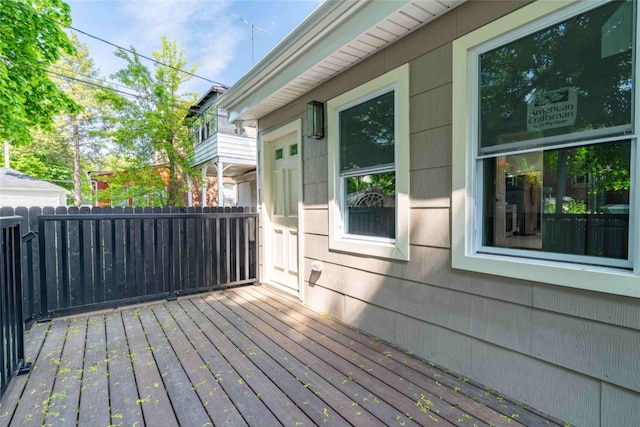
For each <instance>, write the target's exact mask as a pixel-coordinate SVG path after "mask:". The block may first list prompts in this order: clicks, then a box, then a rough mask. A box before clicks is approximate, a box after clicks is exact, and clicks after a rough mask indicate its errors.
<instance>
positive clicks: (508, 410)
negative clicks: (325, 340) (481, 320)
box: [239, 287, 562, 426]
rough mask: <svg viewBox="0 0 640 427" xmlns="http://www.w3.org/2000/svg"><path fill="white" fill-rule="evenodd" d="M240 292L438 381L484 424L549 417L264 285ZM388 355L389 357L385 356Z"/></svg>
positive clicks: (541, 421) (392, 365)
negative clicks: (322, 314) (330, 330)
mask: <svg viewBox="0 0 640 427" xmlns="http://www.w3.org/2000/svg"><path fill="white" fill-rule="evenodd" d="M241 291H242V292H243V293H244V292H246V293H249V294H251V295H255V296H256V297H257V298H258V299H259V300H260V301H261V302H262V303H266V304H270V305H273V306H275V307H280V308H281V309H282V311H283V312H285V313H287V314H288V315H291V316H293V317H294V318H297V319H300V318H299V317H298V316H299V315H303V316H305V317H306V319H309V320H300V321H303V322H304V323H309V322H312V323H313V322H316V323H321V324H322V325H324V326H326V327H328V328H330V329H332V330H334V331H335V332H336V333H337V335H336V334H332V336H334V337H335V336H337V337H341V338H339V339H341V340H343V343H345V342H346V341H347V340H348V341H349V344H350V345H352V346H354V347H355V348H356V351H358V352H359V353H361V354H368V355H369V356H371V358H372V359H375V360H377V361H378V362H379V363H381V364H384V365H385V366H387V367H389V369H392V370H394V372H397V373H398V374H399V375H402V376H405V377H408V376H409V375H410V373H411V372H414V373H417V374H418V376H414V377H413V378H416V381H419V382H420V384H421V386H424V387H428V385H427V384H425V383H424V381H423V379H424V378H427V379H429V380H431V381H433V383H434V384H435V382H436V381H437V382H438V383H440V386H438V390H440V391H441V392H442V393H443V394H442V399H445V400H448V401H449V402H452V404H453V405H458V406H459V407H460V409H462V410H465V411H468V412H469V413H474V414H475V415H476V416H477V417H478V418H480V419H482V420H484V421H485V422H487V423H490V424H494V425H500V424H501V423H504V422H507V423H509V425H510V426H518V425H527V426H529V425H548V424H547V421H548V420H549V418H548V417H545V416H544V415H543V414H541V413H539V412H538V411H536V410H535V409H531V408H528V409H527V410H525V411H523V408H522V405H521V404H517V403H514V402H511V401H510V400H509V399H508V398H505V397H504V396H502V395H500V394H498V393H494V392H492V391H491V390H489V389H488V388H486V387H481V386H480V387H479V386H477V385H476V384H475V383H473V381H470V380H468V379H467V378H464V377H461V376H460V377H458V376H456V375H454V374H453V373H451V372H450V371H448V370H446V369H441V368H438V367H437V366H436V365H434V364H429V363H426V362H423V361H421V360H420V359H418V358H416V357H413V356H412V355H411V354H407V353H406V352H404V351H401V350H400V349H398V348H396V347H393V346H390V345H387V344H385V343H383V342H381V341H379V340H376V339H372V337H370V336H368V335H365V334H362V333H360V332H358V331H356V330H355V329H353V328H351V327H349V326H346V325H344V324H342V323H340V322H336V321H334V320H332V319H330V318H327V317H326V316H318V313H316V312H314V311H313V310H311V309H309V308H307V307H305V306H303V305H301V304H296V303H295V301H292V300H290V299H286V298H281V297H280V296H279V295H278V294H276V293H274V292H273V291H271V290H269V289H268V288H266V287H251V288H249V287H247V288H242V290H241ZM239 292H240V290H239ZM325 332H326V331H325ZM329 333H330V332H329ZM371 351H373V353H371ZM376 353H377V354H378V355H379V357H378V358H375V356H372V355H375V354H376ZM389 355H390V356H391V357H386V356H389ZM383 356H384V357H383ZM441 386H443V387H441ZM451 391H453V393H454V395H452V394H451ZM434 392H435V391H434ZM456 396H457V397H456ZM513 414H516V415H517V418H511V416H512V415H513ZM556 423H558V424H560V425H562V423H561V422H560V421H558V420H556Z"/></svg>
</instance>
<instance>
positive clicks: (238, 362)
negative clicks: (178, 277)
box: [183, 300, 310, 425]
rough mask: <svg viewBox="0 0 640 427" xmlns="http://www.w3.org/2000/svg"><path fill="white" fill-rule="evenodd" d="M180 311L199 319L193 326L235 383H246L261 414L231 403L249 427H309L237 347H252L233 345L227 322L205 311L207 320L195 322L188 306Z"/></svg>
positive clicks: (231, 333)
mask: <svg viewBox="0 0 640 427" xmlns="http://www.w3.org/2000/svg"><path fill="white" fill-rule="evenodd" d="M196 301H197V300H196ZM183 307H185V309H186V310H187V312H188V313H189V314H190V315H192V316H193V317H194V319H198V320H196V323H198V324H199V326H200V328H201V329H202V330H203V331H204V333H205V335H207V336H208V337H209V339H210V340H212V341H213V344H214V345H215V346H216V348H217V350H218V351H219V352H220V353H221V354H223V355H224V357H226V358H227V360H228V361H229V366H230V367H231V368H232V369H234V370H235V372H234V373H233V375H234V376H235V375H237V376H238V377H239V378H238V380H237V382H238V383H240V384H245V383H246V384H247V386H248V387H250V389H251V390H253V393H254V394H255V396H256V397H257V398H258V400H259V401H260V402H261V405H262V406H263V407H264V410H263V411H260V410H259V409H258V408H257V407H256V406H255V404H253V405H251V404H247V405H245V406H244V407H240V405H238V403H239V401H237V400H236V399H233V400H234V403H236V405H238V406H239V407H240V411H241V412H242V413H243V415H244V417H245V419H246V420H247V422H248V423H249V424H257V425H280V424H284V425H296V424H295V423H297V422H302V423H304V422H307V423H310V420H309V419H308V418H307V417H306V416H305V414H304V413H303V412H302V411H301V410H300V408H298V407H296V406H295V405H294V404H293V403H292V402H291V401H290V400H289V398H288V397H287V395H285V394H284V393H283V392H282V391H281V390H279V389H278V388H277V387H275V385H274V384H273V383H271V381H270V380H269V377H270V375H266V374H265V373H263V372H262V371H261V370H260V369H259V368H258V367H257V366H256V365H254V364H253V363H252V362H251V361H250V360H249V359H247V357H246V356H245V355H244V354H243V353H242V352H241V351H240V350H239V349H238V347H237V346H238V345H245V344H248V345H249V346H251V344H250V343H248V342H245V343H239V342H237V341H235V340H234V338H235V336H234V333H233V331H231V329H230V328H229V324H228V323H227V322H226V321H224V320H222V319H214V318H210V317H209V316H210V315H211V314H213V313H211V312H208V311H204V312H203V314H204V315H205V316H206V317H207V318H204V317H202V316H200V317H199V318H198V317H196V316H197V314H196V312H195V311H194V309H193V308H191V307H188V306H187V304H184V305H183ZM198 308H201V307H198ZM209 319H211V320H209ZM201 322H202V323H201ZM214 327H215V328H217V330H218V331H219V333H218V332H217V331H216V332H213V328H214ZM212 332H213V333H212ZM234 341H235V342H234ZM222 384H223V386H226V385H228V383H225V382H222ZM229 394H230V395H231V391H229ZM245 400H246V399H245ZM247 403H249V402H247Z"/></svg>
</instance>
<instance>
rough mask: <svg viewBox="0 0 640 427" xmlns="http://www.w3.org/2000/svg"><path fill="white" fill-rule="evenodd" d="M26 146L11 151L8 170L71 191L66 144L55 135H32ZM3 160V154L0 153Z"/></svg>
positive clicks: (70, 173)
mask: <svg viewBox="0 0 640 427" xmlns="http://www.w3.org/2000/svg"><path fill="white" fill-rule="evenodd" d="M32 137H33V141H32V143H31V144H29V145H20V146H17V147H14V148H13V149H12V150H11V156H10V159H9V160H10V166H11V168H12V169H15V170H17V171H20V172H22V173H25V174H27V175H30V176H33V177H35V178H39V179H42V180H44V181H49V182H52V183H53V184H56V185H59V186H61V187H64V188H66V189H68V190H71V189H72V187H73V186H72V184H71V180H72V178H73V153H72V152H71V148H70V147H69V145H68V144H67V143H66V141H64V140H63V139H61V138H60V137H59V135H58V134H57V133H55V132H43V131H35V132H33V136H32ZM0 159H2V160H3V161H4V152H3V153H0Z"/></svg>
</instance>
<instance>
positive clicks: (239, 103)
mask: <svg viewBox="0 0 640 427" xmlns="http://www.w3.org/2000/svg"><path fill="white" fill-rule="evenodd" d="M407 2H408V0H399V1H393V2H364V1H358V2H355V1H348V2H341V1H325V2H324V3H322V4H321V5H320V6H318V8H317V9H316V10H315V11H314V12H313V13H312V14H311V15H309V17H308V18H307V19H305V20H304V21H303V22H302V23H301V24H300V25H298V26H297V27H296V28H295V29H294V30H293V31H292V32H291V33H290V34H289V35H288V36H287V37H285V39H284V40H283V41H282V42H280V43H279V44H278V45H277V46H276V47H275V48H274V49H273V50H272V51H271V52H269V53H268V54H267V55H266V56H265V57H264V58H263V59H262V60H261V61H260V62H259V63H258V64H256V65H255V66H254V67H253V68H252V69H251V70H249V71H248V72H247V74H245V75H244V76H243V77H242V78H241V79H240V80H238V82H237V83H236V84H234V85H233V86H231V88H229V90H228V91H227V92H226V93H225V94H224V95H222V96H221V97H220V98H219V100H218V105H220V106H221V107H223V108H225V109H226V110H227V112H228V113H229V121H234V120H239V119H240V120H247V119H257V117H252V116H250V115H246V113H247V112H249V111H250V110H251V108H253V107H254V106H255V105H256V104H257V103H258V102H260V101H262V100H263V99H265V98H266V96H268V95H270V94H271V93H273V92H275V90H278V89H280V88H281V87H283V86H284V84H285V83H286V82H289V81H291V80H292V77H298V76H299V75H300V74H302V73H303V72H304V71H305V70H306V69H307V68H308V67H309V64H313V65H315V64H316V63H317V62H319V61H320V60H322V59H324V58H325V57H326V56H328V55H329V54H330V53H333V52H334V51H335V49H337V48H339V47H340V46H343V45H344V44H345V43H347V42H348V41H350V40H352V39H353V38H354V37H357V36H358V35H359V34H361V33H362V32H363V31H365V30H366V29H367V28H368V27H369V26H370V25H371V23H372V22H373V23H375V22H378V21H379V20H380V19H383V18H384V17H386V16H387V15H388V14H390V13H391V12H393V11H395V10H396V9H397V8H398V7H399V6H400V5H402V4H404V3H407ZM363 17H364V18H365V19H363ZM249 99H253V100H255V101H253V102H248V100H249ZM243 101H244V102H243Z"/></svg>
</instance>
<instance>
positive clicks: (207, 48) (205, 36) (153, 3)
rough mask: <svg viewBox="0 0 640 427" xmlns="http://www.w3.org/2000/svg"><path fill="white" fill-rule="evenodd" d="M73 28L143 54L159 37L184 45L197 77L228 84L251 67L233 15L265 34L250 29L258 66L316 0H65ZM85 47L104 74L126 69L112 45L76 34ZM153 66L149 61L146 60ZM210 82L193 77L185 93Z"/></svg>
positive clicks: (243, 31) (246, 31)
mask: <svg viewBox="0 0 640 427" xmlns="http://www.w3.org/2000/svg"><path fill="white" fill-rule="evenodd" d="M67 3H68V4H69V6H70V7H71V16H72V19H73V23H72V26H73V27H75V28H77V29H79V30H82V31H84V32H87V33H90V34H92V35H95V36H97V37H100V38H102V39H105V40H108V41H110V42H112V43H114V44H117V45H120V46H123V47H127V48H129V47H130V46H134V47H135V48H136V51H138V52H139V53H141V54H144V55H146V56H152V55H151V54H152V52H154V51H157V50H159V49H160V46H161V42H160V37H161V36H163V35H166V36H167V37H168V38H169V40H177V41H181V42H183V43H184V49H185V52H186V57H187V59H188V60H189V63H190V64H195V63H199V64H200V65H199V67H198V69H197V70H196V72H195V74H197V75H201V76H203V77H206V78H208V79H211V80H215V81H217V82H220V83H223V84H226V85H232V84H233V83H235V82H236V81H237V80H238V79H239V78H240V77H242V76H243V75H244V74H245V73H246V72H247V71H248V70H249V69H250V68H251V27H250V26H248V25H246V24H244V23H243V22H242V21H241V20H239V19H238V18H236V17H235V16H234V15H236V16H239V17H242V18H244V19H245V20H247V21H250V22H253V23H254V24H256V25H257V26H259V27H261V28H263V29H265V30H267V31H268V32H269V34H265V33H262V32H260V31H258V30H255V31H254V43H255V44H254V50H255V53H254V56H255V62H256V63H257V62H258V61H259V60H260V59H262V58H263V57H264V55H266V54H267V53H268V52H269V51H270V50H271V49H272V48H274V47H275V46H276V45H277V44H278V43H279V42H280V41H281V40H282V39H283V38H284V37H285V36H286V35H287V34H289V33H290V32H291V31H292V30H293V29H294V28H295V27H296V26H297V25H298V24H300V23H301V22H302V21H303V20H304V19H305V18H306V17H307V16H308V15H309V14H310V13H311V12H312V11H313V10H314V9H315V8H316V7H317V6H318V5H319V4H320V0H297V1H296V0H271V1H267V0H263V1H249V0H245V1H242V0H236V1H218V0H126V1H121V0H67ZM78 38H79V39H80V41H81V42H83V43H85V44H86V45H87V46H88V47H89V52H90V54H91V57H92V58H93V59H94V61H95V63H96V66H97V67H98V68H99V69H100V73H101V75H103V76H106V77H108V76H109V75H110V74H112V73H114V72H115V71H117V70H119V69H120V68H122V67H123V66H124V62H123V61H121V60H120V59H118V58H116V57H115V56H114V55H113V52H114V51H115V50H116V48H114V47H113V46H110V45H108V44H105V43H102V42H100V41H98V40H94V39H92V38H90V37H87V36H85V35H82V34H78ZM145 63H146V65H147V66H149V67H150V68H152V63H150V62H148V61H145ZM211 85H212V83H210V82H207V81H204V80H200V79H195V78H192V79H191V81H190V82H189V83H188V84H187V85H185V87H184V90H185V91H193V92H197V93H198V94H200V95H202V94H204V92H205V91H206V90H207V89H209V87H211Z"/></svg>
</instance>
